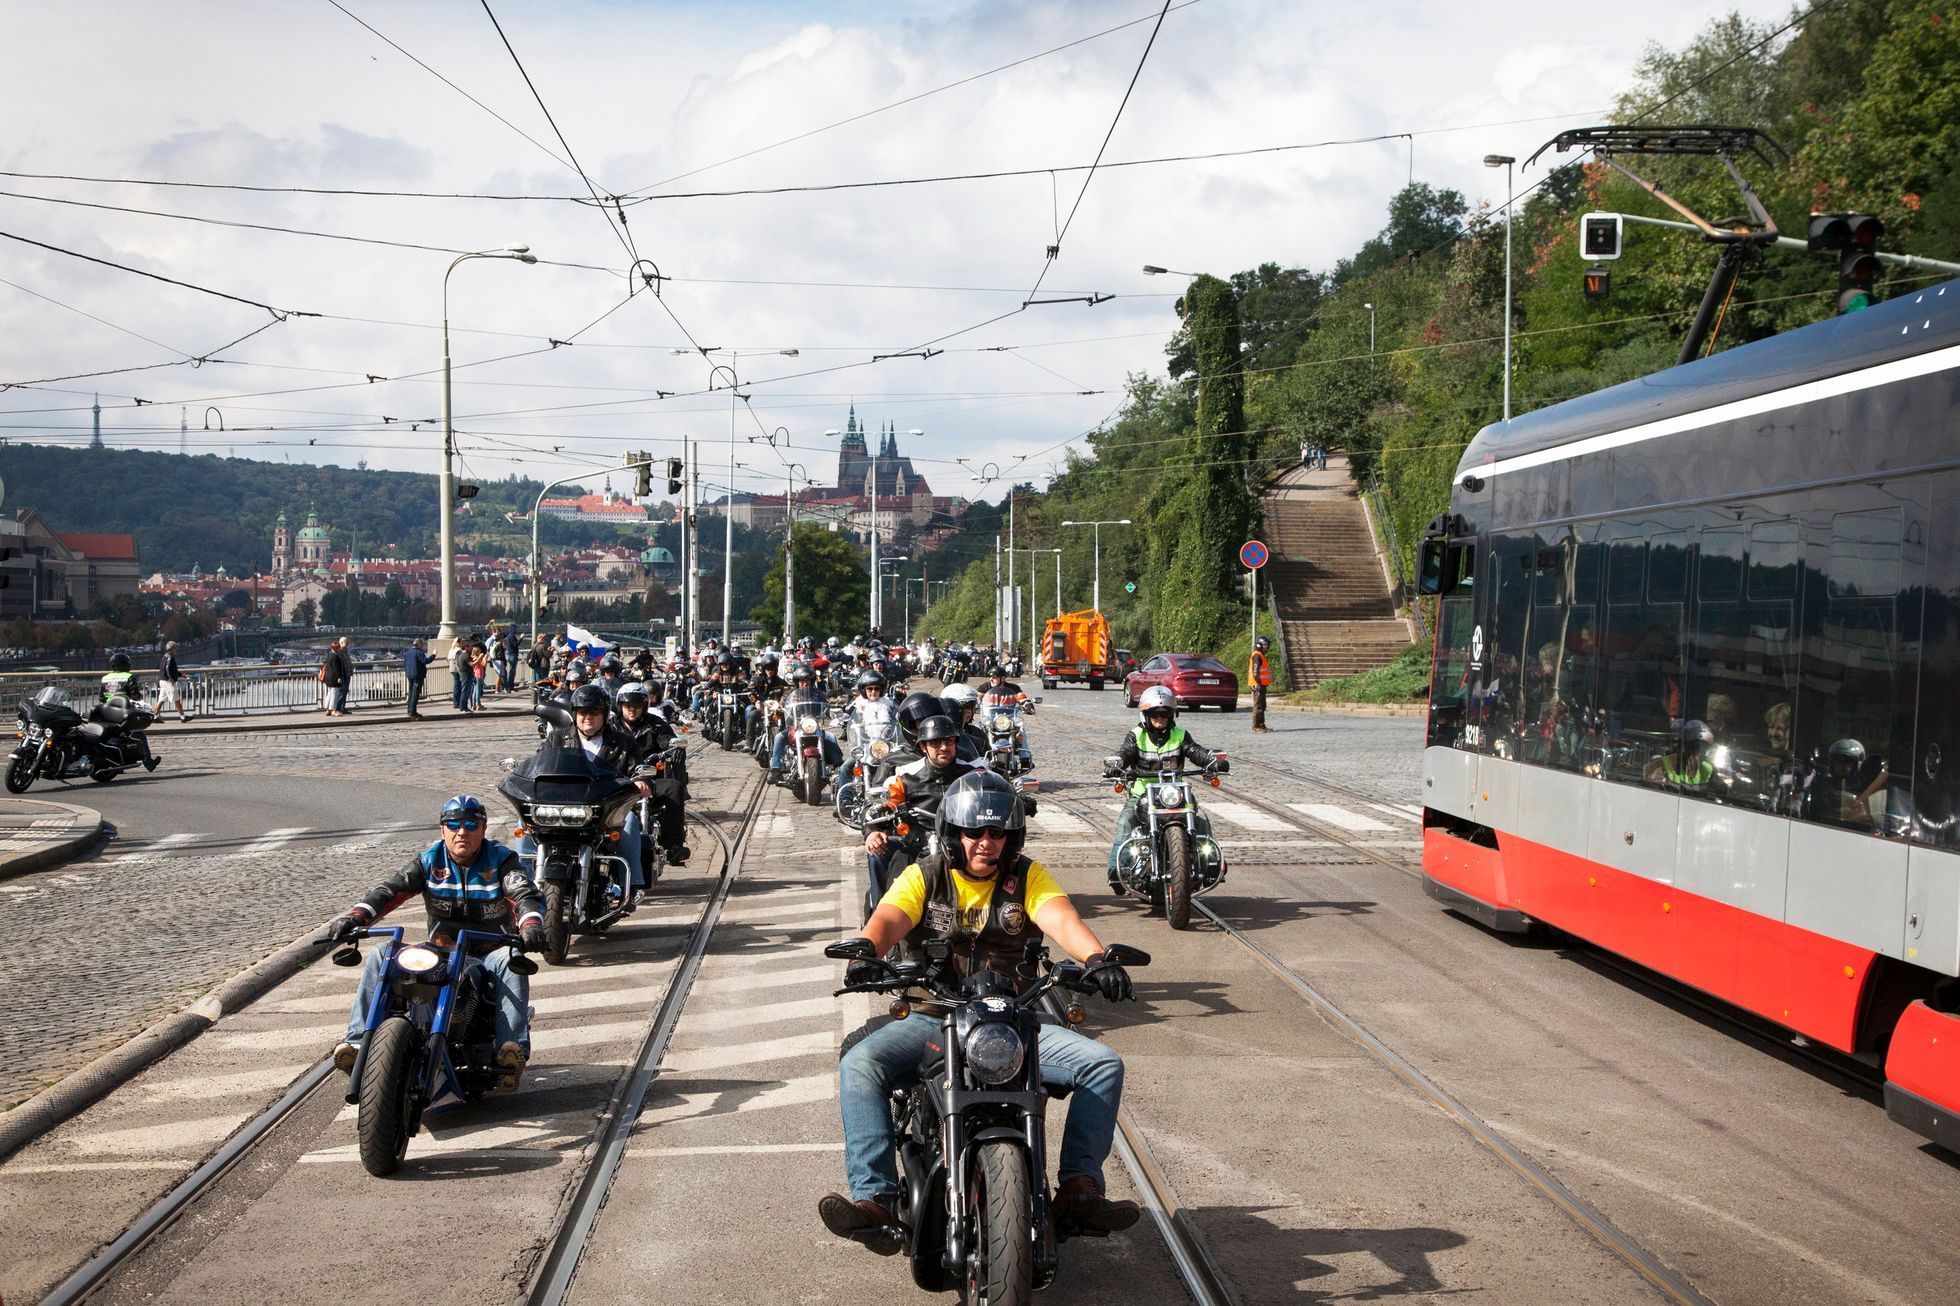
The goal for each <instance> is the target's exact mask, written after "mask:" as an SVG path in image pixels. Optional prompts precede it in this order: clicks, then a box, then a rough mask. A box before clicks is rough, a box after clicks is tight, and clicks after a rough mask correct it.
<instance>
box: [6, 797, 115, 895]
mask: <svg viewBox="0 0 1960 1306" xmlns="http://www.w3.org/2000/svg"><path fill="white" fill-rule="evenodd" d="M25 801H27V802H35V803H45V804H46V805H47V806H49V807H61V808H66V809H67V810H68V811H70V812H72V813H74V814H75V816H76V818H77V819H76V825H77V827H78V828H77V829H76V830H75V831H74V832H73V833H71V834H68V835H64V836H62V837H61V838H60V839H58V840H56V841H52V842H50V843H48V844H47V845H45V846H44V847H40V848H36V849H35V850H34V851H33V852H28V853H21V854H20V855H19V856H17V857H6V858H0V880H7V879H12V878H13V877H14V876H17V875H30V874H32V873H33V872H35V871H45V870H47V869H48V868H49V867H51V866H60V865H62V864H63V863H65V862H69V861H73V860H74V859H75V858H77V857H80V856H81V855H82V854H83V853H85V852H87V851H89V850H90V849H91V848H93V847H95V845H96V844H97V843H99V842H101V839H102V832H103V820H102V813H100V812H98V811H96V810H95V809H94V808H93V807H83V806H82V805H81V804H79V803H60V802H56V801H54V800H53V799H50V798H30V799H26V800H25Z"/></svg>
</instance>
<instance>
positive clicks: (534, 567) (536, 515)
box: [531, 459, 652, 647]
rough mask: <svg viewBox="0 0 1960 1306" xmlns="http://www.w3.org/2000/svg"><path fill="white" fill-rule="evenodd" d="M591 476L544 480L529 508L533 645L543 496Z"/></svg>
mask: <svg viewBox="0 0 1960 1306" xmlns="http://www.w3.org/2000/svg"><path fill="white" fill-rule="evenodd" d="M651 465H652V460H651V459H649V460H648V461H647V462H646V463H635V462H629V463H627V464H626V466H627V467H628V468H634V469H637V468H639V467H642V466H651ZM591 476H592V473H591V472H589V471H585V472H575V473H573V474H572V475H570V476H561V477H559V478H558V479H557V480H555V481H546V482H545V483H544V486H543V487H542V488H541V489H539V491H538V502H537V504H536V505H535V506H534V507H533V508H532V509H531V644H532V646H533V647H535V646H536V645H537V642H538V600H539V598H540V597H541V596H542V595H543V593H544V573H543V567H542V565H541V563H540V560H539V558H538V520H539V519H540V518H541V517H543V516H544V496H545V495H547V494H549V493H551V491H552V489H553V488H555V487H556V486H560V485H570V484H572V483H573V482H574V481H583V480H589V479H591Z"/></svg>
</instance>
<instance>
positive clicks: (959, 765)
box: [864, 715, 980, 904]
mask: <svg viewBox="0 0 1960 1306" xmlns="http://www.w3.org/2000/svg"><path fill="white" fill-rule="evenodd" d="M916 738H917V744H918V751H919V756H917V757H915V758H913V759H911V760H910V761H907V762H905V763H903V764H902V765H900V766H898V767H897V768H895V769H893V770H892V771H891V773H890V775H889V777H888V778H886V779H885V780H884V781H883V782H882V783H883V785H884V788H882V789H881V788H878V787H874V788H873V789H872V791H871V794H870V796H871V798H872V799H873V800H874V803H873V804H871V805H868V806H867V807H866V808H865V822H864V824H865V836H864V860H865V869H866V871H867V872H868V874H869V876H870V882H871V900H872V902H873V903H874V904H875V903H876V902H877V901H878V900H879V899H881V898H883V897H884V896H885V890H886V889H887V888H888V887H890V883H891V869H892V867H893V866H895V865H896V866H906V865H909V864H911V863H912V862H914V861H916V860H917V859H918V858H919V856H920V854H922V853H923V852H924V851H925V847H926V831H925V829H924V828H923V827H922V826H921V825H918V824H915V823H911V822H905V824H908V825H910V827H911V828H910V830H909V832H907V833H904V834H901V833H900V832H899V830H898V827H899V825H900V824H901V820H900V817H899V814H898V813H897V811H895V810H894V809H893V807H892V806H890V805H889V803H888V802H878V801H875V800H878V799H879V798H880V797H881V796H882V797H883V798H885V799H892V798H894V797H895V795H894V790H895V789H896V787H897V786H898V785H903V786H904V788H903V790H902V791H899V794H900V795H902V796H897V801H898V802H899V803H900V805H901V806H903V807H907V808H910V809H911V810H913V811H914V812H917V813H919V814H920V815H922V816H930V815H933V814H935V813H937V812H938V810H939V800H940V798H941V797H943V796H944V795H945V793H946V790H947V788H948V786H950V785H951V784H952V783H953V782H954V781H955V780H958V779H959V778H960V777H961V776H963V775H969V774H971V773H972V772H974V771H977V770H979V769H980V767H979V766H978V765H977V764H976V763H973V762H966V761H962V760H961V759H960V756H959V727H957V726H955V725H954V724H953V721H952V718H950V717H946V716H938V715H935V716H929V717H927V718H925V719H924V720H923V721H921V722H920V723H919V725H918V727H917V734H916ZM889 760H890V759H887V761H888V762H889ZM900 858H903V860H899V859H900Z"/></svg>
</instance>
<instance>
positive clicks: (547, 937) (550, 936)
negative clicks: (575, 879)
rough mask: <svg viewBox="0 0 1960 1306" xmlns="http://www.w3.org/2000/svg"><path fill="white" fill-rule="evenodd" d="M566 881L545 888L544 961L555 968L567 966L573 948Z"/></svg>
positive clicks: (554, 882)
mask: <svg viewBox="0 0 1960 1306" xmlns="http://www.w3.org/2000/svg"><path fill="white" fill-rule="evenodd" d="M565 887H566V886H565V881H563V880H550V881H547V882H546V883H545V886H544V959H545V960H546V961H548V962H550V963H551V964H552V965H554V966H562V965H564V964H565V954H566V953H567V952H569V951H571V947H572V922H571V919H570V911H569V909H568V908H567V907H566V906H565Z"/></svg>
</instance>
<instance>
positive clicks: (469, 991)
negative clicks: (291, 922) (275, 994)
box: [316, 925, 538, 1177]
mask: <svg viewBox="0 0 1960 1306" xmlns="http://www.w3.org/2000/svg"><path fill="white" fill-rule="evenodd" d="M357 937H364V938H371V939H382V940H385V942H383V943H382V944H381V945H380V946H381V947H382V948H384V949H386V952H385V953H384V954H383V955H384V957H385V958H386V960H385V961H384V962H383V967H384V969H383V970H382V978H381V983H380V985H379V986H378V987H376V989H375V991H374V1002H373V1005H372V1006H370V1007H369V1008H368V1016H367V1035H366V1036H365V1037H364V1038H363V1039H362V1040H361V1045H360V1051H359V1053H357V1054H356V1055H355V1058H354V1069H353V1073H352V1074H350V1075H349V1076H348V1079H347V1101H348V1103H349V1104H350V1105H358V1106H359V1107H360V1114H359V1118H358V1125H357V1130H358V1133H359V1136H360V1153H361V1165H362V1166H364V1167H365V1168H366V1170H367V1172H368V1173H369V1174H371V1175H374V1176H376V1177H383V1176H386V1175H391V1174H393V1173H394V1172H395V1171H396V1170H397V1169H399V1168H400V1167H401V1163H402V1157H403V1156H405V1155H406V1154H407V1152H408V1140H409V1139H411V1138H413V1137H414V1136H415V1135H416V1134H417V1133H419V1132H420V1131H421V1128H422V1117H423V1115H424V1113H426V1112H430V1111H442V1110H446V1109H448V1108H450V1107H455V1106H461V1105H463V1104H464V1103H466V1102H474V1101H476V1100H477V1099H478V1098H480V1097H482V1096H483V1095H484V1094H485V1093H488V1092H489V1091H490V1090H491V1089H492V1088H494V1087H495V1086H496V1083H497V1078H498V1076H499V1075H501V1074H502V1073H503V1070H502V1068H501V1067H499V1066H498V1064H497V1048H496V1016H497V999H496V995H495V994H493V993H491V992H490V991H489V988H488V985H487V983H486V979H487V977H486V975H485V972H484V970H483V968H482V967H481V966H472V965H470V957H471V955H472V953H473V951H474V950H476V949H478V948H479V947H480V948H482V949H484V950H486V951H487V950H489V949H492V948H499V947H506V946H508V947H511V948H521V947H522V946H523V945H522V944H520V943H519V942H518V940H517V937H516V936H515V935H509V934H504V933H501V932H499V931H492V930H462V931H459V932H458V933H457V935H456V941H455V943H454V944H453V945H448V946H445V945H443V944H439V943H434V942H429V943H409V944H404V943H403V942H402V928H401V926H399V925H387V926H374V927H371V928H369V929H365V930H362V931H360V934H359V935H358V936H357ZM326 941H327V940H324V939H320V940H316V942H321V943H324V942H326ZM333 960H334V964H335V965H337V966H358V965H360V964H361V950H360V947H359V945H357V944H353V943H349V944H348V945H347V946H345V947H343V948H341V949H340V950H339V951H337V952H335V953H334V955H333ZM510 965H511V969H512V970H514V971H516V972H517V973H518V974H520V975H534V974H536V973H537V969H538V964H537V963H536V962H535V961H532V960H531V959H530V958H529V957H525V956H523V955H521V954H520V955H518V956H515V957H513V958H512V959H511V963H510Z"/></svg>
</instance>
